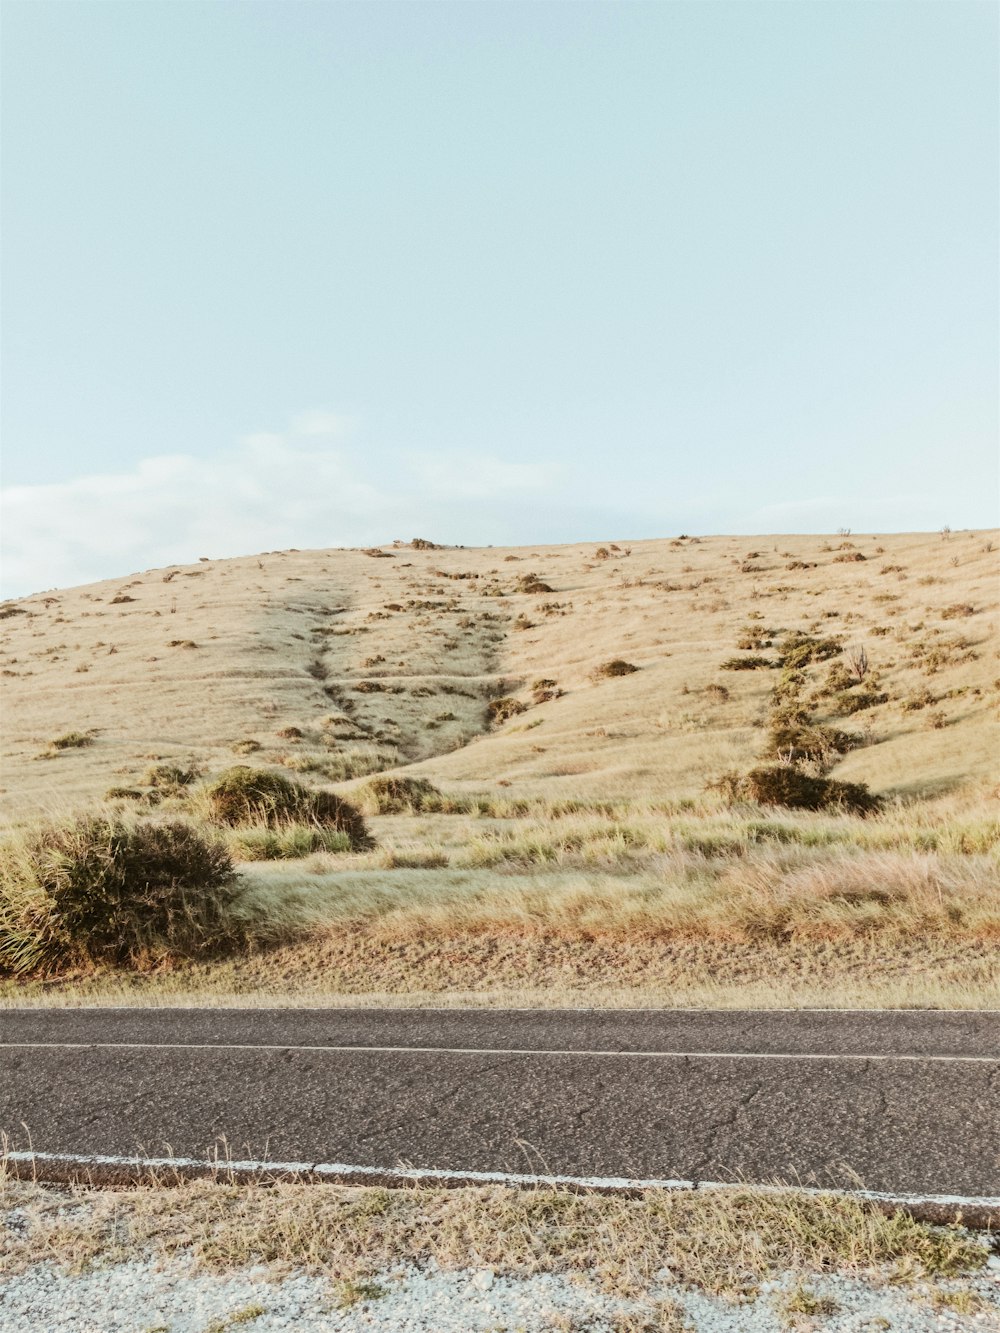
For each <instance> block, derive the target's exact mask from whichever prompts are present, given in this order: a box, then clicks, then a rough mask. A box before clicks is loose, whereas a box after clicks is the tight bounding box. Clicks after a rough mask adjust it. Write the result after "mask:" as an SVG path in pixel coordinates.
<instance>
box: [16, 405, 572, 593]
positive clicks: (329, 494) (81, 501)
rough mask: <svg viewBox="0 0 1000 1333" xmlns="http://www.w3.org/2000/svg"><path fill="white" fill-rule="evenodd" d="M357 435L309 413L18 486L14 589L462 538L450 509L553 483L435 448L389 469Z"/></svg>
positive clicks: (532, 469) (337, 421)
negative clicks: (280, 425) (282, 427)
mask: <svg viewBox="0 0 1000 1333" xmlns="http://www.w3.org/2000/svg"><path fill="white" fill-rule="evenodd" d="M349 434H350V429H349V424H348V419H347V418H340V417H336V416H335V414H332V413H328V412H322V413H319V412H317V413H313V412H309V413H303V414H302V415H301V416H299V417H296V418H295V419H294V420H293V422H292V425H291V427H290V429H289V430H288V431H287V432H285V433H280V434H279V433H260V434H255V435H250V436H247V437H245V438H244V439H243V440H241V441H240V442H239V443H238V444H237V445H235V446H233V447H231V448H228V449H225V450H222V451H221V452H219V453H218V454H216V455H215V456H213V457H209V458H197V457H194V456H193V455H190V454H183V453H178V454H167V455H160V456H158V457H153V458H145V459H142V460H140V461H139V462H137V463H136V465H135V466H134V467H133V468H131V469H129V470H128V471H124V472H118V473H108V474H101V475H92V476H85V477H78V478H75V479H74V480H71V481H65V482H56V483H51V484H45V485H37V486H14V487H10V488H8V489H7V490H5V491H4V492H3V494H2V506H3V510H4V519H5V521H4V533H3V537H4V540H3V564H2V574H3V585H4V594H5V595H6V596H18V595H22V594H24V593H28V592H33V591H37V590H40V589H43V588H52V587H65V586H69V585H72V584H77V583H86V582H90V581H92V580H96V579H100V578H111V577H115V576H117V575H120V574H125V573H129V572H131V571H132V570H135V569H144V568H150V567H153V566H157V565H166V564H173V563H180V562H186V561H190V560H194V559H197V557H198V556H200V555H208V556H213V557H218V556H232V555H243V554H248V553H251V552H254V551H261V550H273V549H280V548H285V547H290V546H297V547H303V548H306V547H325V546H359V545H368V544H371V543H374V542H382V541H386V540H389V539H391V538H393V537H399V536H412V535H413V533H414V532H416V533H424V532H425V531H426V532H428V533H430V532H431V529H432V528H433V529H434V533H436V532H437V531H438V530H439V525H440V524H441V523H442V521H443V520H444V521H446V522H447V525H448V526H449V528H451V529H452V533H451V534H449V535H450V538H451V539H452V540H454V539H456V535H457V533H461V535H462V538H465V537H466V535H467V534H468V533H470V532H472V533H474V532H475V525H474V517H473V516H470V515H469V513H468V511H467V509H465V508H463V509H462V510H461V512H460V514H459V515H456V513H455V511H454V509H453V510H451V511H449V510H448V509H447V507H445V508H442V507H441V506H442V502H445V504H447V502H455V501H459V500H464V501H475V500H476V499H481V500H483V501H486V500H490V501H494V500H498V499H499V500H503V499H507V500H508V501H509V500H510V499H511V498H512V497H518V496H519V495H522V494H531V495H534V496H536V497H537V496H538V493H539V492H540V491H541V490H543V489H544V487H545V485H546V484H547V480H548V479H549V478H550V477H551V475H552V474H551V471H550V470H549V469H547V468H546V466H545V465H543V464H537V465H536V464H532V465H518V464H514V463H509V462H507V461H504V460H501V459H495V458H490V457H478V456H477V457H473V458H464V459H459V458H454V457H451V456H449V457H443V456H442V457H437V456H434V455H426V454H424V455H421V456H420V458H419V459H415V460H414V459H405V460H402V461H401V462H400V460H396V461H395V462H394V465H393V466H392V467H388V466H386V462H385V459H384V456H383V459H382V462H381V465H379V463H378V461H377V460H376V459H375V458H374V457H373V454H372V451H371V450H366V449H365V448H363V447H362V446H361V445H359V444H355V443H353V442H352V441H351V440H349V439H345V438H344V437H345V435H349ZM390 477H391V478H393V480H392V481H389V480H387V478H390ZM456 518H460V520H461V521H460V522H456ZM431 535H433V534H431ZM442 539H445V540H447V539H448V536H445V537H443V538H442Z"/></svg>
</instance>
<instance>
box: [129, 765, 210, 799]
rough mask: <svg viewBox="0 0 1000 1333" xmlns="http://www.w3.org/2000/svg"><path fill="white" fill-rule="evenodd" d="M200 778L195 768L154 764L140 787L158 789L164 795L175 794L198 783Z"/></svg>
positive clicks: (141, 780)
mask: <svg viewBox="0 0 1000 1333" xmlns="http://www.w3.org/2000/svg"><path fill="white" fill-rule="evenodd" d="M198 777H199V772H198V769H197V768H195V767H189V768H184V767H182V766H181V765H179V764H153V765H151V766H150V767H149V768H147V769H146V771H145V773H143V775H142V777H141V778H140V785H141V786H143V787H156V788H157V789H158V790H159V791H161V792H164V793H175V792H178V791H180V790H181V789H182V788H184V787H190V786H191V784H192V783H193V782H197V780H198Z"/></svg>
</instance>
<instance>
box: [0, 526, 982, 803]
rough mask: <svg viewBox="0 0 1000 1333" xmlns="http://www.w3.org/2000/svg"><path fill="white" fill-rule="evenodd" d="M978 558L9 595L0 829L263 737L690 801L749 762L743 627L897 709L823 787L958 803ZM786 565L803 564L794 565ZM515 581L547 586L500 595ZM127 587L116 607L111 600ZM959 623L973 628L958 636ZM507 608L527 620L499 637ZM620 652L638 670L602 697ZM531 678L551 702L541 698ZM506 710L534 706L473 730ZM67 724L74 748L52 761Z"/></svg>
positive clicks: (650, 558) (267, 743)
mask: <svg viewBox="0 0 1000 1333" xmlns="http://www.w3.org/2000/svg"><path fill="white" fill-rule="evenodd" d="M991 539H995V534H989V533H975V534H971V533H961V534H953V535H952V536H951V537H950V538H949V539H948V540H942V538H941V537H940V536H939V535H926V534H913V535H893V536H883V537H873V536H865V537H861V536H855V537H854V538H852V542H853V544H854V546H855V547H856V548H857V549H858V550H860V551H861V552H862V553H863V554H865V555H866V557H867V559H866V560H865V561H864V562H860V563H849V564H848V563H837V562H836V559H835V556H836V554H837V551H836V550H835V549H834V548H835V547H837V546H839V545H840V543H839V542H838V541H837V539H833V540H829V541H827V540H824V539H823V538H820V537H787V536H779V537H767V538H764V537H761V538H756V539H754V541H753V546H754V547H755V548H758V549H760V550H761V552H762V555H761V556H760V557H759V558H758V559H756V560H755V561H753V562H752V563H753V564H754V565H756V566H758V567H759V568H757V569H756V570H754V571H753V572H751V573H741V572H740V566H741V564H742V563H743V557H744V555H745V553H746V548H747V545H748V539H746V538H725V537H710V538H703V539H700V540H693V539H692V540H686V541H683V542H677V541H673V542H671V541H656V542H640V543H636V544H635V545H634V546H633V547H632V548H631V553H630V554H626V553H625V551H624V550H618V551H615V550H611V551H610V555H609V558H608V559H603V560H602V559H597V560H595V559H594V552H595V547H593V546H590V545H586V546H582V545H579V546H561V547H539V548H537V550H529V549H527V548H521V549H515V550H512V551H505V550H500V549H486V550H483V549H474V550H465V549H448V550H440V551H422V550H417V551H414V550H408V549H401V550H397V551H395V552H393V555H392V558H391V559H387V560H372V559H370V558H368V557H366V556H365V555H364V554H363V553H361V552H355V551H317V552H294V551H291V552H280V553H271V554H268V555H264V556H260V557H256V556H253V557H246V558H242V559H238V560H226V561H217V562H209V563H200V564H196V565H194V566H189V567H178V568H175V569H173V570H167V571H161V570H156V571H146V572H145V573H143V574H138V575H134V576H132V577H131V578H125V579H122V580H116V581H108V582H105V583H99V584H93V585H90V586H88V587H83V588H75V589H68V590H60V591H57V592H54V593H52V594H49V595H46V596H42V595H38V596H34V597H29V598H25V599H23V600H22V601H20V602H18V603H14V604H11V605H13V606H14V607H15V608H16V610H17V611H19V612H22V614H11V615H7V616H6V617H5V618H4V619H3V621H2V622H0V624H2V629H3V642H4V649H3V663H2V667H3V672H4V676H3V685H4V696H5V701H6V706H5V714H6V718H7V723H6V726H5V734H4V739H3V750H2V759H3V775H4V777H3V781H4V791H3V793H2V810H3V812H4V813H5V814H6V816H7V817H8V818H18V817H20V816H23V815H29V816H30V815H34V814H35V813H36V812H37V811H38V810H39V809H40V808H43V807H51V806H58V807H62V806H64V805H66V804H67V803H77V804H82V803H89V802H92V801H93V800H95V799H97V798H99V797H101V796H102V795H103V794H104V792H105V791H106V790H107V788H108V787H111V786H115V785H118V786H123V785H130V784H134V783H135V781H136V779H137V778H138V777H139V775H140V774H141V773H142V771H143V770H144V769H145V768H146V767H147V766H148V765H149V763H150V762H151V760H152V759H160V760H163V759H166V760H172V761H175V762H178V761H179V762H182V763H185V764H186V763H188V761H190V760H193V761H194V762H195V763H196V764H197V765H199V766H200V767H201V768H202V769H203V770H205V771H214V770H217V769H219V768H222V767H224V766H225V765H226V764H227V763H229V762H231V760H232V757H233V755H234V752H235V751H236V750H237V749H238V747H240V746H241V745H242V744H243V743H245V742H247V741H254V742H255V743H256V744H258V745H259V746H260V749H259V750H257V751H254V752H252V753H251V754H250V755H249V756H248V758H249V760H250V761H251V762H253V763H264V764H268V763H270V764H274V763H278V762H281V761H285V762H288V763H290V764H292V765H293V766H295V767H300V768H301V769H302V770H304V771H305V772H307V773H308V772H309V771H310V770H309V767H308V765H309V764H316V765H320V766H322V765H324V764H326V765H327V766H328V767H329V769H330V772H331V775H338V774H341V773H343V774H347V773H350V772H351V770H352V763H353V764H354V765H355V766H356V767H355V770H354V771H357V772H361V771H362V770H363V769H364V768H366V767H369V766H372V767H377V768H384V767H386V766H387V765H389V764H391V763H392V762H393V756H396V755H398V757H399V759H400V761H402V762H411V763H412V762H416V763H417V764H418V767H417V768H416V769H414V770H411V771H414V772H416V773H420V774H423V775H426V776H430V777H431V778H432V779H433V780H434V781H435V782H437V783H438V784H439V785H440V784H444V785H447V786H448V787H449V788H452V787H455V786H456V785H459V786H460V785H463V784H473V785H475V786H476V787H477V788H482V786H483V785H484V784H495V783H497V782H498V781H503V782H509V783H511V784H512V786H513V787H514V788H515V789H516V791H517V793H518V794H519V795H524V796H539V797H543V798H546V799H556V798H560V797H564V796H571V797H572V796H586V797H596V798H607V797H608V795H609V794H612V795H614V796H616V797H620V798H622V797H630V798H638V799H643V800H649V799H657V798H664V797H665V798H670V799H672V800H678V799H682V798H685V797H688V798H692V799H697V798H698V797H699V796H700V794H701V792H702V790H703V787H704V783H705V781H706V780H707V779H709V778H711V777H713V776H715V775H717V774H718V773H719V772H720V771H722V770H724V769H726V768H728V767H732V766H733V765H738V766H743V765H745V764H747V763H748V762H750V761H751V760H752V759H753V758H755V757H756V755H757V754H758V753H759V750H760V733H759V726H760V723H761V722H762V720H763V714H764V710H765V707H766V700H767V692H768V690H769V688H770V686H771V684H773V677H772V673H770V672H767V671H763V672H762V671H747V672H735V673H734V672H726V673H720V671H719V665H720V663H721V662H722V661H723V660H724V659H725V658H726V657H729V656H731V655H732V654H733V652H734V650H735V649H736V645H737V642H738V640H739V638H740V635H741V632H742V630H743V629H744V628H745V625H746V622H747V619H748V614H749V613H754V614H756V615H759V616H760V617H761V618H762V619H761V621H760V624H761V625H762V626H763V629H764V630H765V631H776V630H780V629H800V630H804V629H812V630H813V631H814V632H819V633H822V634H824V635H829V634H836V635H838V636H840V637H841V638H842V639H843V640H844V642H845V644H846V645H850V644H854V643H863V644H865V645H866V646H867V650H868V653H869V656H870V659H871V665H872V670H873V672H876V673H877V674H878V677H879V679H880V682H881V687H882V689H884V690H885V691H886V692H887V693H888V695H889V699H888V701H887V702H886V703H885V704H883V705H879V706H877V707H875V708H872V709H870V710H866V712H865V714H864V715H863V718H861V719H859V721H863V722H864V723H865V724H870V729H871V732H872V734H873V738H874V739H875V740H876V743H874V744H871V745H867V746H865V747H863V748H861V749H858V750H854V751H852V752H851V753H850V754H848V755H847V756H845V757H844V758H843V760H842V761H841V762H840V763H839V764H838V765H837V768H836V770H835V775H836V776H838V777H844V778H847V779H851V780H862V781H866V782H869V783H870V784H871V785H872V786H873V787H874V788H875V789H876V790H879V791H883V792H884V791H890V792H893V793H896V794H900V795H903V796H921V797H935V796H939V795H942V794H945V793H948V792H952V793H957V794H958V795H959V797H960V798H961V800H962V801H963V802H964V803H965V804H968V805H976V804H977V803H978V802H980V801H981V800H982V797H983V795H984V793H985V792H986V791H988V790H989V789H990V788H991V786H992V785H995V783H996V781H997V758H996V756H997V748H996V725H995V724H996V711H997V702H998V695H997V689H996V680H997V676H998V674H1000V666H998V659H997V651H998V647H1000V640H998V634H997V615H996V613H997V605H998V584H997V577H996V575H997V555H996V553H995V552H993V551H992V550H987V549H986V547H987V546H989V545H990V542H991ZM998 545H1000V543H998ZM509 557H513V560H511V559H509ZM796 561H799V562H802V563H803V564H807V565H809V566H810V567H809V568H806V569H789V566H790V565H792V564H794V563H795V562H796ZM883 569H888V571H889V572H888V573H883V572H881V571H882V570H883ZM525 571H529V572H531V573H533V574H536V575H538V576H539V578H540V579H541V580H542V581H544V582H545V583H546V584H548V585H549V586H550V587H551V588H553V589H554V591H553V592H552V593H535V592H520V591H518V590H517V589H518V588H519V587H521V586H523V583H522V580H523V579H524V575H525ZM463 574H467V575H470V576H476V577H467V578H460V577H456V576H457V575H463ZM928 579H933V580H934V582H933V583H932V584H930V585H929V584H928V582H927V580H928ZM529 586H530V583H529ZM497 591H501V592H503V593H504V594H505V595H504V596H502V597H501V596H496V595H493V594H495V593H496V592H497ZM123 592H126V593H127V595H128V596H130V597H132V598H134V600H133V601H131V602H128V603H126V604H117V603H115V602H114V601H113V598H114V597H115V595H116V594H120V593H123ZM956 606H959V607H963V608H966V607H971V608H972V613H971V614H969V615H963V616H962V617H961V618H960V619H955V618H954V608H955V607H956ZM395 608H398V609H395ZM525 611H527V612H529V613H530V618H531V620H532V621H533V628H532V629H530V630H527V631H524V632H519V633H511V632H510V631H511V627H512V625H513V622H514V621H515V620H516V618H517V616H518V615H519V614H520V613H522V612H525ZM171 645H173V646H171ZM189 645H193V646H189ZM617 657H623V658H625V659H627V660H628V661H629V662H630V663H634V664H635V665H637V666H638V667H639V668H640V670H638V671H636V672H635V673H634V674H631V675H627V676H623V677H620V678H616V679H611V680H601V681H599V682H598V683H596V684H595V683H593V681H592V680H591V676H592V673H593V672H594V671H595V669H596V668H598V667H599V666H600V665H601V664H602V663H605V662H607V661H609V660H612V659H614V658H617ZM82 668H86V670H83V669H82ZM540 680H547V681H551V682H553V683H554V687H556V688H558V689H560V690H562V691H563V693H562V695H561V696H559V697H554V698H550V699H547V700H545V701H544V702H542V703H540V704H534V703H533V702H532V700H533V691H532V685H533V683H534V682H536V681H540ZM720 682H721V683H722V684H724V685H725V687H726V688H727V690H728V691H729V697H728V698H727V699H724V700H720V699H719V698H718V697H717V696H716V694H715V692H714V690H713V687H714V686H717V685H718V684H719V683H720ZM550 688H552V687H550ZM921 690H930V692H931V693H932V694H933V696H934V697H935V699H936V700H937V708H938V709H939V710H940V711H942V712H943V714H944V716H945V722H946V725H944V726H943V727H934V726H932V725H930V723H929V722H928V718H927V710H926V709H918V710H916V711H904V708H903V705H904V703H905V702H906V701H907V700H909V699H911V698H913V697H914V696H916V695H918V694H919V692H920V691H921ZM499 694H513V695H515V696H516V697H518V698H520V699H522V701H524V702H526V703H528V704H529V708H528V711H527V713H525V714H522V715H521V716H520V717H515V718H513V719H512V720H511V721H509V722H507V723H505V724H504V725H503V726H502V727H500V728H499V729H497V730H495V731H492V732H487V728H486V703H487V702H488V700H489V699H490V698H492V697H495V696H496V695H499ZM345 705H346V706H345ZM290 729H295V730H297V731H298V732H300V733H301V735H299V736H295V735H289V734H288V733H289V730H290ZM73 733H76V734H79V735H82V736H86V737H87V738H89V739H90V741H91V743H90V744H88V745H85V746H80V747H68V748H66V749H62V750H53V751H49V750H48V748H47V747H49V746H50V745H51V743H52V742H53V740H54V739H58V738H60V737H62V736H65V735H69V734H73ZM281 733H285V734H284V735H282V734H281ZM470 741H471V742H472V743H469V742H470ZM41 753H52V754H54V755H55V757H54V758H51V759H47V760H39V759H38V758H37V756H38V755H39V754H41ZM312 771H313V773H314V774H315V775H316V776H317V777H319V778H320V779H321V780H322V778H323V769H322V767H318V768H315V769H313V770H312Z"/></svg>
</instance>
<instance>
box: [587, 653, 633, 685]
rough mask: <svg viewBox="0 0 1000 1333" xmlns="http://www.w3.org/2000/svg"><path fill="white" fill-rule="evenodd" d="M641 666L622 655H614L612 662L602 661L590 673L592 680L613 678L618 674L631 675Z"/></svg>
mask: <svg viewBox="0 0 1000 1333" xmlns="http://www.w3.org/2000/svg"><path fill="white" fill-rule="evenodd" d="M638 670H639V668H638V667H637V666H635V665H634V664H633V663H632V662H626V661H625V659H624V658H622V657H613V658H612V659H611V661H610V662H602V663H601V665H600V666H597V667H595V668H594V670H593V671H592V672H591V673H590V674H591V679H592V680H613V679H615V677H617V676H631V675H633V674H634V673H635V672H636V671H638Z"/></svg>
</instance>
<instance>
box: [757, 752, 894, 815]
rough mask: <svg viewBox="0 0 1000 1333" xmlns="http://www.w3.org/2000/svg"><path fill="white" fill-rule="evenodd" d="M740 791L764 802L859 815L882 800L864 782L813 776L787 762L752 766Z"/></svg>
mask: <svg viewBox="0 0 1000 1333" xmlns="http://www.w3.org/2000/svg"><path fill="white" fill-rule="evenodd" d="M740 794H741V795H743V796H744V797H746V798H747V799H749V800H751V801H756V802H757V803H758V804H760V805H782V806H788V807H789V808H791V809H796V810H845V811H847V812H849V813H850V814H855V815H867V814H872V813H873V812H874V811H876V810H878V809H879V808H880V806H881V804H882V803H881V801H880V800H879V798H878V797H877V796H876V795H875V794H874V793H873V792H871V791H869V790H868V787H867V786H866V785H865V783H863V782H837V781H835V780H834V779H833V778H817V777H811V776H809V775H808V774H806V773H803V772H801V771H800V770H799V769H797V768H793V767H790V766H788V765H785V764H775V765H773V766H768V767H761V768H753V769H751V770H750V772H749V773H747V774H746V776H745V777H744V778H743V779H742V780H741V784H740Z"/></svg>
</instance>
